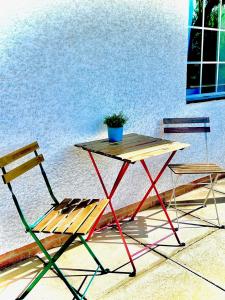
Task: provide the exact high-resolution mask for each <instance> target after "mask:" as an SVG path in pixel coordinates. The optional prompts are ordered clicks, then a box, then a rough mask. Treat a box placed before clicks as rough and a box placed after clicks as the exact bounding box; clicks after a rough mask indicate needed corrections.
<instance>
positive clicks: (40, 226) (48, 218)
mask: <svg viewBox="0 0 225 300" xmlns="http://www.w3.org/2000/svg"><path fill="white" fill-rule="evenodd" d="M70 201H72V199H64V200H63V201H62V202H61V203H60V204H59V206H57V208H56V209H53V210H51V211H50V212H49V213H48V214H47V215H46V216H45V217H44V219H42V220H41V221H40V223H38V224H37V226H35V228H33V231H36V232H41V231H43V230H44V228H45V227H46V226H47V225H48V224H49V223H50V222H51V221H52V220H54V219H55V218H56V217H57V215H58V211H59V210H60V209H63V208H64V207H66V206H67V205H68V203H69V202H70Z"/></svg>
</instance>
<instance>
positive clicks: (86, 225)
mask: <svg viewBox="0 0 225 300" xmlns="http://www.w3.org/2000/svg"><path fill="white" fill-rule="evenodd" d="M108 202H109V200H108V199H103V200H102V201H100V202H99V203H98V205H97V206H96V207H95V209H94V210H93V211H92V213H91V214H90V215H89V217H88V218H87V219H86V220H85V222H84V223H83V224H82V226H81V227H80V228H79V229H78V231H77V233H80V234H87V233H88V232H89V230H90V229H91V227H92V225H93V224H94V223H95V221H96V220H97V218H98V217H99V215H100V214H101V213H102V211H103V210H104V209H105V207H106V205H107V204H108Z"/></svg>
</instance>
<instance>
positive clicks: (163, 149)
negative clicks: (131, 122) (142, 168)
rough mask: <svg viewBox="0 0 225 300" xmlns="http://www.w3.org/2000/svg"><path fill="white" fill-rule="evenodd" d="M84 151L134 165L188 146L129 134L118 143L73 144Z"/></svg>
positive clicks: (104, 141)
mask: <svg viewBox="0 0 225 300" xmlns="http://www.w3.org/2000/svg"><path fill="white" fill-rule="evenodd" d="M75 146H76V147H80V148H82V149H84V150H86V151H90V152H94V153H98V154H101V155H104V156H108V157H111V158H115V159H119V160H123V161H127V162H130V163H135V162H136V161H139V160H142V159H146V158H149V157H152V156H158V155H161V154H165V153H169V152H173V151H176V150H181V149H184V148H186V147H189V146H190V145H189V144H184V143H179V142H175V141H169V140H164V139H160V138H154V137H150V136H146V135H140V134H136V133H130V134H126V135H124V136H123V141H122V142H120V143H109V141H108V139H102V140H96V141H91V142H87V143H80V144H75Z"/></svg>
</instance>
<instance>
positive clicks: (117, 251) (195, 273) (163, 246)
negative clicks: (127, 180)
mask: <svg viewBox="0 0 225 300" xmlns="http://www.w3.org/2000/svg"><path fill="white" fill-rule="evenodd" d="M216 189H217V190H218V192H217V193H216V197H217V199H218V203H219V204H218V207H219V213H220V218H221V220H223V223H225V181H221V182H220V183H219V184H218V185H217V187H216ZM206 193H207V189H206V188H201V189H198V190H195V191H193V192H190V193H187V194H185V195H183V196H181V197H179V198H178V200H179V201H184V200H185V199H189V200H190V199H191V200H193V201H197V200H200V199H203V198H204V196H205V195H206ZM209 202H210V204H209V205H207V207H206V208H202V209H200V210H198V211H196V212H194V213H193V215H194V216H195V217H191V216H183V215H184V213H183V212H180V213H179V217H180V221H181V222H180V229H179V231H178V235H179V238H180V240H181V241H183V242H185V243H186V245H185V247H177V242H176V239H175V238H174V236H173V235H171V230H170V229H169V227H168V224H167V222H166V218H165V215H164V213H163V212H162V211H161V210H160V209H159V208H158V207H157V208H153V209H150V210H147V211H144V212H141V213H139V214H138V216H137V218H136V220H135V221H134V222H129V223H126V224H123V231H124V233H125V234H126V236H127V242H128V245H129V248H130V250H131V252H132V253H133V252H136V251H140V250H143V249H144V245H146V244H149V243H152V244H154V242H158V243H160V246H155V247H153V248H152V249H149V250H147V251H142V252H140V254H139V255H137V256H135V257H136V259H135V264H136V267H137V271H138V272H137V276H136V277H134V278H130V277H129V276H128V274H127V272H129V271H130V270H131V267H130V265H129V264H128V258H127V255H126V252H125V249H124V247H123V245H122V243H121V240H120V238H119V236H118V234H117V232H116V230H115V229H108V230H105V231H102V232H101V233H98V234H96V235H95V237H94V239H93V240H92V241H90V243H89V244H90V246H91V247H92V249H93V251H94V252H95V253H96V255H97V256H98V257H99V258H100V259H101V261H102V263H103V264H104V266H106V267H107V268H110V270H111V271H112V272H110V273H108V274H106V275H98V276H97V277H96V278H95V280H94V281H93V284H92V285H91V287H90V289H89V290H88V293H87V298H88V299H91V300H92V299H93V300H95V299H102V300H107V299H108V300H124V299H148V300H151V299H154V300H157V299H159V300H164V299H166V300H190V299H196V300H202V299H204V300H213V299H215V300H220V299H221V300H222V299H225V272H224V270H225V259H224V258H225V243H224V237H225V229H218V228H213V227H206V226H205V225H207V224H208V223H206V222H204V221H202V220H200V219H199V218H201V219H207V220H208V221H209V222H214V221H215V220H212V219H213V218H215V209H214V205H213V204H211V202H212V201H209ZM187 208H194V206H192V207H186V209H187ZM185 211H186V210H185ZM169 214H170V216H171V218H172V219H173V220H176V214H175V212H174V211H172V210H169ZM194 224H197V226H196V225H194ZM174 225H175V226H176V223H175V222H174ZM165 237H166V238H165ZM54 251H55V250H54V249H53V250H52V251H51V252H52V253H54ZM58 265H59V266H60V267H61V268H62V269H63V271H64V273H65V274H66V275H67V278H68V280H69V281H70V282H71V283H72V284H73V285H74V286H75V287H76V288H78V287H79V286H80V284H81V283H82V281H83V279H85V278H86V277H85V275H87V274H92V272H93V270H94V269H95V263H94V262H93V260H92V259H91V258H90V257H89V256H88V253H87V251H86V250H85V249H84V247H82V246H72V247H71V248H70V249H69V250H68V251H67V252H66V253H65V254H64V255H63V256H62V257H61V258H60V260H59V261H58ZM41 267H42V263H41V261H40V260H39V259H37V258H35V259H30V260H27V261H24V262H21V263H20V264H18V265H15V266H13V267H11V268H8V269H6V270H4V271H2V272H1V278H0V299H1V300H11V299H16V297H17V295H18V294H19V293H20V292H21V290H23V288H25V286H26V285H27V284H28V283H29V282H30V280H31V278H33V276H34V275H35V274H36V273H37V272H38V270H40V269H41ZM80 269H81V270H80ZM87 270H89V271H88V272H87ZM88 278H90V277H88ZM85 284H87V280H86V281H85ZM82 289H84V286H83V287H82ZM82 289H81V290H82ZM26 299H28V300H29V299H30V300H36V299H39V300H41V299H43V300H45V299H55V300H58V299H60V300H61V299H63V300H67V299H68V300H69V299H70V300H72V299H73V297H72V295H71V293H70V292H69V290H68V289H67V288H66V287H65V285H64V283H63V282H62V281H61V280H60V279H58V278H57V277H56V275H55V273H54V272H52V271H49V272H48V273H47V274H46V276H45V277H44V278H43V279H42V280H41V281H40V282H39V283H38V285H37V286H36V287H35V288H34V289H33V290H32V291H31V293H30V294H29V295H28V296H27V298H26Z"/></svg>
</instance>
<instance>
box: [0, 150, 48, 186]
mask: <svg viewBox="0 0 225 300" xmlns="http://www.w3.org/2000/svg"><path fill="white" fill-rule="evenodd" d="M43 161H44V157H43V155H42V154H41V155H38V156H37V157H34V158H32V159H30V160H29V161H27V162H25V163H23V164H22V165H20V166H19V167H16V168H14V169H12V170H11V171H9V172H7V173H6V174H4V175H2V177H3V180H4V182H5V183H9V182H10V181H12V180H14V179H15V178H17V177H18V176H20V175H22V174H23V173H25V172H27V171H29V170H31V169H32V168H34V167H36V166H37V165H39V164H40V163H41V162H43Z"/></svg>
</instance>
